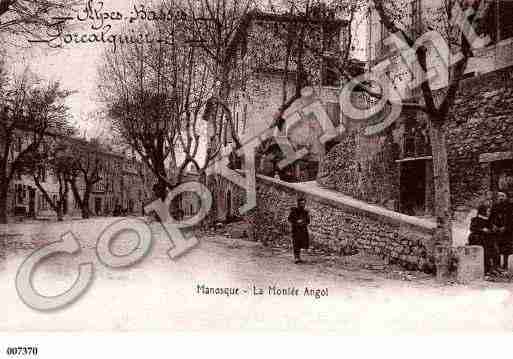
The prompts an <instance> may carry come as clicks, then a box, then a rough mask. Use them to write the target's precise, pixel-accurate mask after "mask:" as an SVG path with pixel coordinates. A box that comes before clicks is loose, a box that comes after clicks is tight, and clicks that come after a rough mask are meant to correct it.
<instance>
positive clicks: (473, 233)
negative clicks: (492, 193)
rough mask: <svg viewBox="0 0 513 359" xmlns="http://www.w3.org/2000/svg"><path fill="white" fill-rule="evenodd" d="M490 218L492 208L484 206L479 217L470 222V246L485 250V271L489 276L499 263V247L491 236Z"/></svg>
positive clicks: (480, 207) (481, 206)
mask: <svg viewBox="0 0 513 359" xmlns="http://www.w3.org/2000/svg"><path fill="white" fill-rule="evenodd" d="M489 216H490V208H489V207H488V206H486V205H484V204H482V205H480V206H479V208H478V209H477V216H475V217H474V218H472V220H471V222H470V235H469V238H468V244H469V245H471V246H482V247H483V250H484V267H485V268H484V269H485V273H486V274H488V273H490V272H493V271H494V270H495V267H496V265H497V263H495V258H496V256H497V248H496V247H497V245H496V243H495V240H494V238H493V235H492V234H491V229H490V228H491V224H490V221H489V219H488V217H489Z"/></svg>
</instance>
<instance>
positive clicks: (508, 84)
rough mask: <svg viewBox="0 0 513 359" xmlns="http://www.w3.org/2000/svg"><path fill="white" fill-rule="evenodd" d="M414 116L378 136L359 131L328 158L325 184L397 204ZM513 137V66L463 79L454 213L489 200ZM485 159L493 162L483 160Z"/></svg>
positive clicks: (452, 159) (451, 152) (453, 123)
mask: <svg viewBox="0 0 513 359" xmlns="http://www.w3.org/2000/svg"><path fill="white" fill-rule="evenodd" d="M411 116H412V114H411V113H408V112H407V111H404V110H403V113H402V114H401V118H400V119H399V120H397V121H396V124H395V125H394V127H395V128H391V129H390V130H389V131H387V132H384V133H382V134H379V135H377V136H374V137H365V136H363V135H362V134H361V133H360V132H359V131H358V130H356V131H354V132H353V133H352V134H351V135H349V136H348V137H346V138H345V139H344V140H343V142H342V143H340V144H338V145H337V146H335V147H334V148H333V149H332V150H331V151H330V152H329V153H328V154H327V155H326V157H325V161H324V162H323V163H322V164H321V166H320V170H319V175H318V182H319V184H320V185H322V186H324V187H326V188H330V189H336V190H337V191H340V192H342V193H345V194H348V195H350V196H353V197H356V198H358V199H361V200H363V201H366V202H370V203H377V204H381V205H386V203H387V202H394V201H395V202H397V201H398V200H399V192H400V178H399V175H400V174H399V169H400V168H399V167H400V166H399V164H398V163H396V162H395V161H396V160H397V159H398V158H402V157H403V156H402V155H401V154H400V152H401V150H400V148H401V146H402V131H404V130H403V127H404V123H405V122H406V120H407V119H409V118H410V117H411ZM512 137H513V67H508V68H504V69H500V70H497V71H495V72H490V73H487V74H484V75H481V76H477V77H473V78H469V79H466V80H465V81H463V82H462V84H461V85H460V90H459V91H458V95H457V98H456V101H455V105H454V111H453V113H452V114H451V119H450V121H449V123H448V125H447V136H446V139H447V150H448V159H449V171H450V184H451V196H452V204H453V209H454V210H457V211H462V212H467V211H468V210H470V209H471V208H474V207H475V206H476V205H477V204H478V203H479V202H480V201H482V200H484V199H489V197H490V190H491V189H492V178H491V177H492V166H493V158H494V156H493V154H498V155H497V156H496V157H497V158H500V159H513V143H512V142H511V138H512ZM398 153H399V155H398ZM501 153H504V155H500V154H501ZM486 154H490V156H486ZM483 155H485V157H486V158H491V159H488V160H485V161H483ZM512 170H513V168H512Z"/></svg>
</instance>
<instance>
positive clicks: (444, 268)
mask: <svg viewBox="0 0 513 359" xmlns="http://www.w3.org/2000/svg"><path fill="white" fill-rule="evenodd" d="M429 125H430V126H429V135H430V138H431V147H432V155H433V182H434V183H433V184H434V189H435V216H436V229H435V233H434V240H435V243H434V260H435V267H436V278H437V280H438V281H440V282H445V281H446V280H448V279H450V278H451V271H452V268H451V266H452V261H451V258H452V251H451V247H452V219H451V198H450V193H451V192H450V182H449V168H448V163H447V146H446V141H445V126H444V121H441V120H439V119H438V118H432V117H430V118H429Z"/></svg>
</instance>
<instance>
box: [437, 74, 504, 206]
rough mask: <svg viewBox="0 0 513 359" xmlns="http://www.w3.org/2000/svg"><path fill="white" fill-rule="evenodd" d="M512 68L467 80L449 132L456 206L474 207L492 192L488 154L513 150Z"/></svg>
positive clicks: (451, 178)
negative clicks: (483, 160) (482, 157)
mask: <svg viewBox="0 0 513 359" xmlns="http://www.w3.org/2000/svg"><path fill="white" fill-rule="evenodd" d="M512 137H513V68H512V67H509V68H505V69H502V70H499V71H496V72H492V73H488V74H485V75H482V76H479V77H476V78H471V79H468V80H466V81H465V82H464V83H463V85H462V86H461V88H460V90H459V93H458V97H457V100H456V103H455V111H454V118H453V120H452V121H451V122H450V123H449V125H448V128H447V144H448V155H449V168H450V180H451V194H452V201H453V205H454V206H455V207H456V208H458V207H460V208H461V207H463V208H461V209H466V208H468V207H472V206H475V205H476V204H477V202H479V201H480V200H482V199H484V198H486V197H487V196H488V194H487V192H488V191H489V190H490V189H491V183H490V180H491V179H490V176H491V168H490V166H491V162H489V161H487V162H480V157H481V156H482V155H483V154H486V153H499V152H507V151H512V150H513V144H512V142H511V138H512Z"/></svg>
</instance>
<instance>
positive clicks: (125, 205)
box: [7, 132, 154, 218]
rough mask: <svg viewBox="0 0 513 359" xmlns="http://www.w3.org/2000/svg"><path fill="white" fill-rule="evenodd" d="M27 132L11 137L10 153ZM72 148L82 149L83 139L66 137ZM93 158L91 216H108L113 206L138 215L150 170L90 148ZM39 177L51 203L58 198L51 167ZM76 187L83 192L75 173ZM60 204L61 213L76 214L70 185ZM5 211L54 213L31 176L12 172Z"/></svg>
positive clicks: (32, 215)
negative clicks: (94, 174) (95, 172)
mask: <svg viewBox="0 0 513 359" xmlns="http://www.w3.org/2000/svg"><path fill="white" fill-rule="evenodd" d="M25 136H28V134H27V133H23V132H20V133H19V134H18V136H17V139H16V140H15V144H14V146H15V147H16V148H15V149H14V151H13V155H14V154H16V153H17V152H19V150H21V148H22V147H23V143H24V142H27V141H26V139H25ZM67 141H70V143H71V145H72V147H73V146H75V148H77V146H81V148H82V149H84V148H85V149H86V150H85V151H86V152H87V148H88V146H89V145H88V144H87V142H86V141H83V140H79V139H68V140H67ZM90 149H91V152H94V156H95V158H96V157H98V175H99V178H100V180H99V181H98V182H96V183H95V184H94V185H93V188H92V190H91V194H90V197H89V210H90V212H91V215H93V216H109V215H113V214H115V213H116V207H119V208H120V212H121V213H123V214H125V213H126V214H133V215H137V214H139V215H142V213H143V206H144V205H145V204H146V203H147V202H148V201H149V200H150V199H151V197H152V193H151V186H152V185H153V183H154V177H153V175H152V173H151V171H150V170H149V169H148V168H147V166H145V165H144V164H143V163H142V162H140V161H138V160H136V159H135V157H133V156H131V157H128V156H126V155H124V154H120V153H116V152H112V151H107V150H101V151H98V150H97V149H96V148H95V149H93V147H90ZM39 171H40V173H39V178H40V183H41V185H42V187H43V188H44V189H45V191H46V192H47V193H48V195H49V196H50V198H52V200H53V202H54V203H55V202H56V201H57V199H58V198H59V187H60V186H59V181H58V178H57V176H55V174H53V173H52V171H51V169H49V168H45V167H44V166H43V167H41V168H40V170H39ZM77 187H78V190H79V193H81V195H83V192H84V190H85V184H84V182H83V177H82V176H78V180H77ZM66 197H67V200H66V201H65V204H64V212H65V215H67V216H71V217H79V216H80V215H81V209H80V205H79V203H78V201H77V200H76V199H75V197H74V195H73V193H72V190H71V188H69V190H68V193H67V196H66ZM7 212H8V215H9V216H11V217H18V218H25V217H29V218H52V217H55V216H56V212H55V211H54V210H53V209H52V206H51V205H50V203H48V201H47V199H46V197H45V196H44V195H43V193H42V192H41V191H40V190H39V189H38V187H37V186H36V184H35V181H34V178H33V175H31V174H23V173H21V174H18V173H16V174H15V175H14V178H13V180H12V181H11V183H10V186H9V191H8V199H7Z"/></svg>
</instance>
